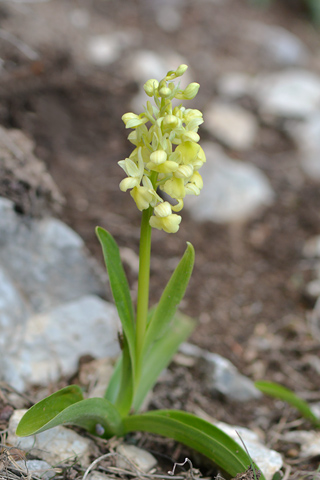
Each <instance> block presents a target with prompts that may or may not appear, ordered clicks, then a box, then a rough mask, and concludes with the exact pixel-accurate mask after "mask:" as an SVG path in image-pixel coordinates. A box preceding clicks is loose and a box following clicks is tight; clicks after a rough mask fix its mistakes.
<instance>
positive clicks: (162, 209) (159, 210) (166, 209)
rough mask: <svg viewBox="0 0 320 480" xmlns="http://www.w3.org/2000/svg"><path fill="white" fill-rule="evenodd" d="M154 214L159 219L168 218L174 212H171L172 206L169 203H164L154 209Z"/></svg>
mask: <svg viewBox="0 0 320 480" xmlns="http://www.w3.org/2000/svg"><path fill="white" fill-rule="evenodd" d="M154 213H155V214H156V216H157V217H167V216H168V215H171V213H172V210H171V205H170V203H169V202H163V203H159V205H157V206H156V207H155V209H154Z"/></svg>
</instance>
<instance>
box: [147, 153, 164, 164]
mask: <svg viewBox="0 0 320 480" xmlns="http://www.w3.org/2000/svg"><path fill="white" fill-rule="evenodd" d="M166 160H167V154H166V152H165V151H163V150H156V151H155V152H152V153H151V155H150V161H151V162H152V163H154V164H156V165H160V164H161V163H164V162H165V161H166Z"/></svg>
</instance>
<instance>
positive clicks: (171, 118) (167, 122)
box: [162, 115, 179, 129]
mask: <svg viewBox="0 0 320 480" xmlns="http://www.w3.org/2000/svg"><path fill="white" fill-rule="evenodd" d="M178 123H179V119H178V118H177V117H176V116H175V115H166V116H165V117H164V119H163V120H162V126H163V128H165V129H168V128H170V129H173V128H175V127H176V126H177V125H178Z"/></svg>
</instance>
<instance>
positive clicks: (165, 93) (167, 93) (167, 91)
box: [159, 87, 172, 98]
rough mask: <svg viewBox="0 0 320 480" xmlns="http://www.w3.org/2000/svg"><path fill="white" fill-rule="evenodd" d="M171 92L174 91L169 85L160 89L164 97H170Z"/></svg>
mask: <svg viewBox="0 0 320 480" xmlns="http://www.w3.org/2000/svg"><path fill="white" fill-rule="evenodd" d="M171 93H172V92H171V90H170V88H168V87H162V88H160V90H159V95H160V97H162V98H168V97H169V96H170V95H171Z"/></svg>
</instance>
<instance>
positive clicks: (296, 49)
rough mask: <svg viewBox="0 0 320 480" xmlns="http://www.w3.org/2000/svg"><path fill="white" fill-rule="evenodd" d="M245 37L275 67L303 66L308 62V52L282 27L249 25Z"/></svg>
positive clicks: (258, 24) (259, 24) (294, 36)
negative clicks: (256, 46)
mask: <svg viewBox="0 0 320 480" xmlns="http://www.w3.org/2000/svg"><path fill="white" fill-rule="evenodd" d="M247 37H249V38H250V40H251V41H252V42H253V43H254V44H256V45H258V47H259V49H260V52H261V55H264V56H265V57H267V58H268V59H269V60H271V61H273V62H274V63H275V64H276V65H280V66H285V67H289V66H295V65H303V64H305V63H306V62H307V61H308V58H309V52H308V50H307V47H306V46H305V45H304V44H303V42H302V41H301V40H300V39H299V38H298V37H297V36H296V35H294V34H293V33H291V32H289V31H288V30H286V29H285V28H283V27H279V26H276V25H267V24H265V23H257V22H254V23H251V24H250V25H249V26H248V29H247Z"/></svg>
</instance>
